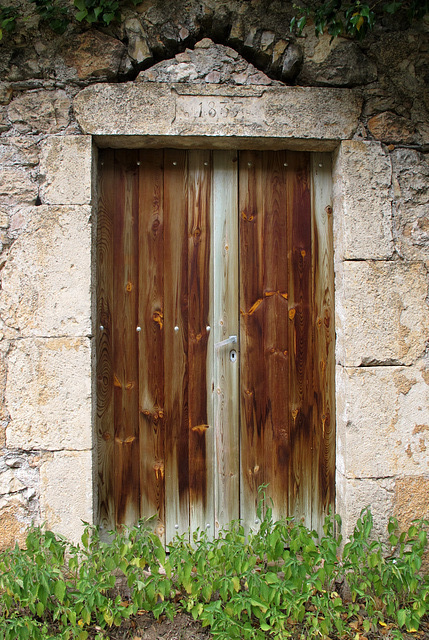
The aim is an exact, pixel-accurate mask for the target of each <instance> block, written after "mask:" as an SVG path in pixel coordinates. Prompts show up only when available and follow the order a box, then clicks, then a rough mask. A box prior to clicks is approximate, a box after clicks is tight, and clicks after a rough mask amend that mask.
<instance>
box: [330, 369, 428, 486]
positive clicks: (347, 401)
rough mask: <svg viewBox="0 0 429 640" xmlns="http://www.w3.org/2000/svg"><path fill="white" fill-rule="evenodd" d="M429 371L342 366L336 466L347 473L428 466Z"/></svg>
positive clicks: (411, 471)
mask: <svg viewBox="0 0 429 640" xmlns="http://www.w3.org/2000/svg"><path fill="white" fill-rule="evenodd" d="M428 374H429V370H428V369H426V368H425V367H424V364H423V363H421V364H420V365H419V366H414V367H362V368H356V369H355V368H346V369H343V368H342V367H338V371H337V399H338V403H337V442H338V447H337V467H338V469H339V470H340V471H341V473H342V474H343V475H345V476H346V477H348V478H374V479H375V478H380V477H386V476H395V475H399V474H407V475H409V476H413V475H420V474H424V473H426V471H427V452H428V450H429V385H428Z"/></svg>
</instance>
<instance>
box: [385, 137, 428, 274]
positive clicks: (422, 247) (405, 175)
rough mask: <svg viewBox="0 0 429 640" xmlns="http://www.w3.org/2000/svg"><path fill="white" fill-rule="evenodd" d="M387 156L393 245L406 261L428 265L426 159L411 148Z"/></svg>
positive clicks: (395, 151) (397, 150) (425, 156)
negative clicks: (391, 178) (390, 170)
mask: <svg viewBox="0 0 429 640" xmlns="http://www.w3.org/2000/svg"><path fill="white" fill-rule="evenodd" d="M391 157H392V166H393V187H394V213H395V215H394V225H395V226H394V234H395V245H396V248H397V250H398V253H399V254H400V255H401V256H402V257H403V258H405V259H406V260H423V261H425V262H426V264H429V158H428V157H427V155H425V154H423V153H419V152H418V151H414V150H413V149H395V150H394V151H393V152H392V154H391Z"/></svg>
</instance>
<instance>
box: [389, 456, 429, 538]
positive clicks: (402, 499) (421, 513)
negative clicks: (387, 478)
mask: <svg viewBox="0 0 429 640" xmlns="http://www.w3.org/2000/svg"><path fill="white" fill-rule="evenodd" d="M428 496H429V477H428V474H427V469H426V471H425V475H422V476H419V477H417V478H416V477H413V476H412V477H409V476H405V477H403V478H397V480H396V482H395V495H394V512H393V515H394V516H395V517H396V518H398V524H399V526H400V528H401V529H402V530H405V529H408V527H409V526H410V525H411V523H412V521H413V520H415V519H416V518H426V519H427V520H429V500H428Z"/></svg>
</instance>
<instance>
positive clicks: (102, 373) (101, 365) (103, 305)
mask: <svg viewBox="0 0 429 640" xmlns="http://www.w3.org/2000/svg"><path fill="white" fill-rule="evenodd" d="M99 176H100V198H99V207H98V216H97V240H96V244H97V321H96V322H97V324H96V332H97V333H96V335H97V363H96V377H97V456H98V514H97V522H98V523H99V524H100V525H101V526H102V527H103V528H104V529H107V530H109V529H111V528H112V527H114V525H115V509H114V502H113V499H114V428H113V368H112V357H113V353H112V308H113V266H112V259H113V211H114V197H115V181H114V162H113V151H111V150H106V151H104V152H103V153H100V157H99Z"/></svg>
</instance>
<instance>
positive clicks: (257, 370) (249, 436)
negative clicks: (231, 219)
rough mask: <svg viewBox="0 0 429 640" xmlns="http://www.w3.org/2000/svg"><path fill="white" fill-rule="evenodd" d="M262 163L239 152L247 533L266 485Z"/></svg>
mask: <svg viewBox="0 0 429 640" xmlns="http://www.w3.org/2000/svg"><path fill="white" fill-rule="evenodd" d="M262 162H263V157H262V152H260V151H245V152H241V153H240V160H239V220H240V223H239V224H240V352H241V356H240V395H241V414H240V451H241V477H240V484H241V489H240V517H241V518H242V521H243V524H244V526H245V528H246V530H249V529H251V528H254V527H255V522H256V510H257V505H258V499H259V496H258V487H259V486H260V485H261V484H263V483H265V482H266V475H265V474H266V468H265V432H264V428H263V426H264V422H265V415H266V411H267V406H266V402H267V396H266V388H265V363H264V335H263V331H264V314H263V308H262V305H263V296H264V291H263V288H264V279H263V278H264V255H263V230H264V218H263V210H264V208H263V193H264V189H265V185H264V181H263V172H262Z"/></svg>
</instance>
